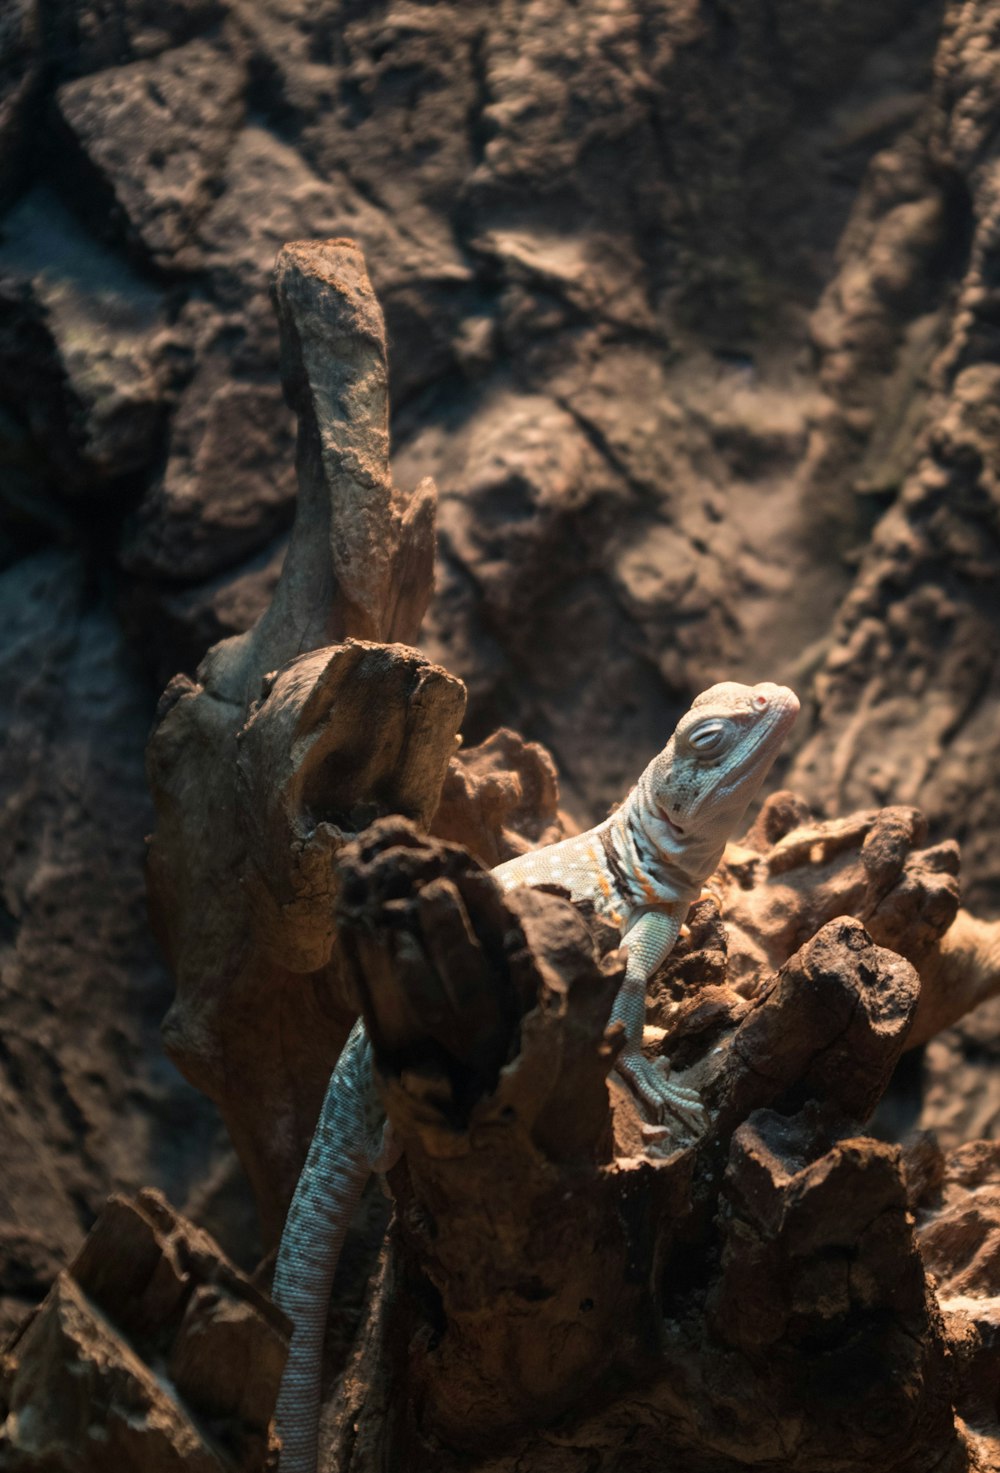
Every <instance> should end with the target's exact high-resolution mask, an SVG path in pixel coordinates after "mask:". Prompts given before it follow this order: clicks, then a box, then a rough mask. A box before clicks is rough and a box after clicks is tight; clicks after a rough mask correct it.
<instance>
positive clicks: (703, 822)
mask: <svg viewBox="0 0 1000 1473" xmlns="http://www.w3.org/2000/svg"><path fill="white" fill-rule="evenodd" d="M798 711H799V702H798V697H797V696H796V695H795V694H794V692H793V691H790V690H788V688H787V687H786V686H783V685H772V684H770V683H764V684H762V685H738V684H736V683H735V682H734V681H725V682H724V683H723V684H721V685H713V686H712V687H711V688H710V689H709V690H706V691H703V692H702V694H701V695H700V696H698V697H697V699H696V700H695V701H694V702H693V704H692V706H691V709H690V710H689V711H688V712H687V713H686V714H685V715H684V716H682V717H681V719H680V721H679V722H678V723H677V729H676V730H675V732H674V734H673V736H672V737H671V738H670V741H669V742H668V743H667V745H666V747H665V748H664V750H663V751H662V752H661V753H660V755H659V757H656V758H654V760H653V761H652V762H651V763H650V765H649V766H648V767H647V768H646V771H645V772H644V773H643V774H642V777H641V778H640V779H639V787H640V790H641V793H640V796H641V800H642V806H643V810H644V814H643V817H644V826H645V827H646V828H647V829H649V830H650V832H651V834H652V836H653V837H654V838H656V839H657V840H658V841H660V842H661V843H664V846H665V847H667V848H674V847H676V845H677V844H678V843H680V845H681V846H682V847H683V844H684V840H685V838H686V837H690V838H694V837H695V835H697V837H698V839H699V840H704V839H713V840H716V841H717V842H719V843H724V842H725V840H726V839H728V838H729V836H730V835H731V834H732V832H733V830H734V828H735V827H736V825H737V824H738V823H739V822H740V820H741V819H742V817H743V815H744V814H745V813H746V811H747V809H748V808H749V806H750V804H751V802H752V801H753V799H754V798H755V797H756V795H757V793H758V791H759V790H760V787H761V784H762V783H763V781H764V779H765V777H766V776H767V774H768V771H769V770H770V767H771V764H772V763H773V762H774V759H775V757H777V755H778V752H779V751H780V750H781V745H782V742H783V741H784V739H785V737H786V736H787V734H788V732H789V730H790V728H791V726H792V723H793V722H794V720H795V718H796V716H797V715H798Z"/></svg>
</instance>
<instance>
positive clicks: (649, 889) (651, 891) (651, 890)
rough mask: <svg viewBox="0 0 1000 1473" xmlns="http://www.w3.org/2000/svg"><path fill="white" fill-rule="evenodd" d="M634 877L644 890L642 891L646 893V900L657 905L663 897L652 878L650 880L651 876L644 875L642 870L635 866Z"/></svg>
mask: <svg viewBox="0 0 1000 1473" xmlns="http://www.w3.org/2000/svg"><path fill="white" fill-rule="evenodd" d="M632 878H633V879H634V880H637V881H638V883H639V888H640V889H641V890H642V893H643V895H645V897H646V900H647V901H648V902H649V904H650V905H655V904H656V902H657V901H658V900H659V899H660V898H661V897H660V895H659V894H658V892H657V889H656V886H655V885H654V884H653V882H652V880H650V878H649V876H648V875H644V874H643V873H642V871H641V870H638V869H635V868H633V870H632Z"/></svg>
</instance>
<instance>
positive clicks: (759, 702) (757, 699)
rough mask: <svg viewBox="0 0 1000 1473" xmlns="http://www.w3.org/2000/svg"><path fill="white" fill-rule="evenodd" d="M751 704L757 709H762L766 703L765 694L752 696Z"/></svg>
mask: <svg viewBox="0 0 1000 1473" xmlns="http://www.w3.org/2000/svg"><path fill="white" fill-rule="evenodd" d="M753 704H754V706H755V708H756V709H757V710H758V711H763V710H764V708H765V707H766V705H767V696H754V698H753Z"/></svg>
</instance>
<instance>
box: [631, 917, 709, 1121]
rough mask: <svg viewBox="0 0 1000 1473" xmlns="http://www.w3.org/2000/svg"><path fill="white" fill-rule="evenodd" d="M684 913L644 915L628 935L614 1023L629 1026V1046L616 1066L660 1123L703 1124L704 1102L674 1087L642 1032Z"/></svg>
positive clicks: (693, 1092)
mask: <svg viewBox="0 0 1000 1473" xmlns="http://www.w3.org/2000/svg"><path fill="white" fill-rule="evenodd" d="M681 919H682V918H681V915H680V914H679V913H678V912H677V911H673V910H666V909H663V910H649V911H644V912H643V913H642V915H640V916H639V918H638V920H637V921H636V922H635V924H634V925H632V926H631V927H630V928H629V929H628V930H627V931H626V933H625V935H624V937H623V938H622V940H623V945H624V948H625V951H626V955H627V958H628V961H627V965H626V968H625V980H624V982H623V983H622V985H621V987H620V988H619V989H618V996H617V997H616V998H615V1002H614V1007H613V1008H612V1009H611V1022H612V1023H624V1025H625V1047H624V1048H623V1049H622V1051H621V1053H620V1054H619V1055H618V1058H617V1060H616V1062H615V1068H616V1070H617V1071H618V1073H619V1074H621V1075H622V1076H623V1078H625V1079H626V1080H627V1081H628V1082H629V1084H631V1086H632V1088H633V1089H634V1090H635V1092H636V1094H637V1095H638V1096H639V1098H640V1100H642V1102H643V1104H644V1105H646V1106H647V1107H648V1109H649V1110H650V1111H651V1112H652V1114H653V1118H654V1119H655V1120H662V1119H663V1117H664V1115H665V1114H669V1115H673V1116H674V1117H675V1118H677V1119H679V1120H681V1121H682V1123H684V1124H685V1125H688V1126H692V1125H693V1126H700V1125H701V1124H702V1123H703V1121H704V1110H703V1107H702V1104H701V1100H700V1099H699V1097H698V1095H697V1094H696V1093H695V1091H694V1090H690V1089H685V1088H684V1086H683V1085H678V1084H673V1083H671V1081H670V1080H669V1079H668V1078H667V1076H666V1074H665V1073H664V1071H663V1068H662V1065H660V1064H659V1063H656V1062H654V1061H653V1060H651V1059H647V1058H646V1056H645V1054H644V1053H643V1052H642V1030H643V1025H644V1023H645V1021H646V985H647V983H648V982H649V979H650V977H651V976H652V975H653V973H654V972H655V971H656V969H657V967H658V966H659V965H660V963H661V962H662V961H663V960H664V959H665V958H666V957H667V956H668V955H669V954H670V951H671V948H672V947H673V944H674V942H675V941H676V940H677V936H678V933H679V931H680V928H681Z"/></svg>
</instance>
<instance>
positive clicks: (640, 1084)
mask: <svg viewBox="0 0 1000 1473" xmlns="http://www.w3.org/2000/svg"><path fill="white" fill-rule="evenodd" d="M615 1068H616V1070H617V1072H618V1073H619V1074H620V1075H621V1076H622V1078H623V1079H625V1080H626V1081H627V1082H628V1084H629V1085H630V1086H631V1087H632V1089H633V1091H634V1092H635V1093H636V1094H637V1095H638V1096H639V1099H640V1100H641V1101H642V1103H643V1104H644V1105H645V1106H646V1109H647V1110H649V1112H650V1113H651V1115H652V1116H653V1119H654V1120H655V1121H662V1120H664V1119H666V1118H668V1117H670V1116H672V1117H673V1118H674V1119H675V1120H679V1121H680V1122H681V1124H682V1125H684V1126H686V1127H687V1129H688V1130H694V1131H699V1130H703V1129H704V1127H705V1107H704V1105H703V1104H702V1102H701V1098H700V1096H699V1095H698V1093H697V1092H696V1091H695V1090H693V1089H687V1088H686V1087H685V1086H684V1085H683V1084H675V1083H673V1082H672V1081H671V1080H670V1079H668V1078H667V1073H668V1071H669V1069H670V1065H669V1063H668V1062H667V1061H666V1060H665V1059H655V1060H653V1059H647V1058H646V1056H645V1054H642V1053H639V1051H638V1050H636V1051H635V1053H632V1052H631V1051H627V1052H625V1053H623V1054H620V1055H619V1056H618V1059H617V1062H616V1064H615Z"/></svg>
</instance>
